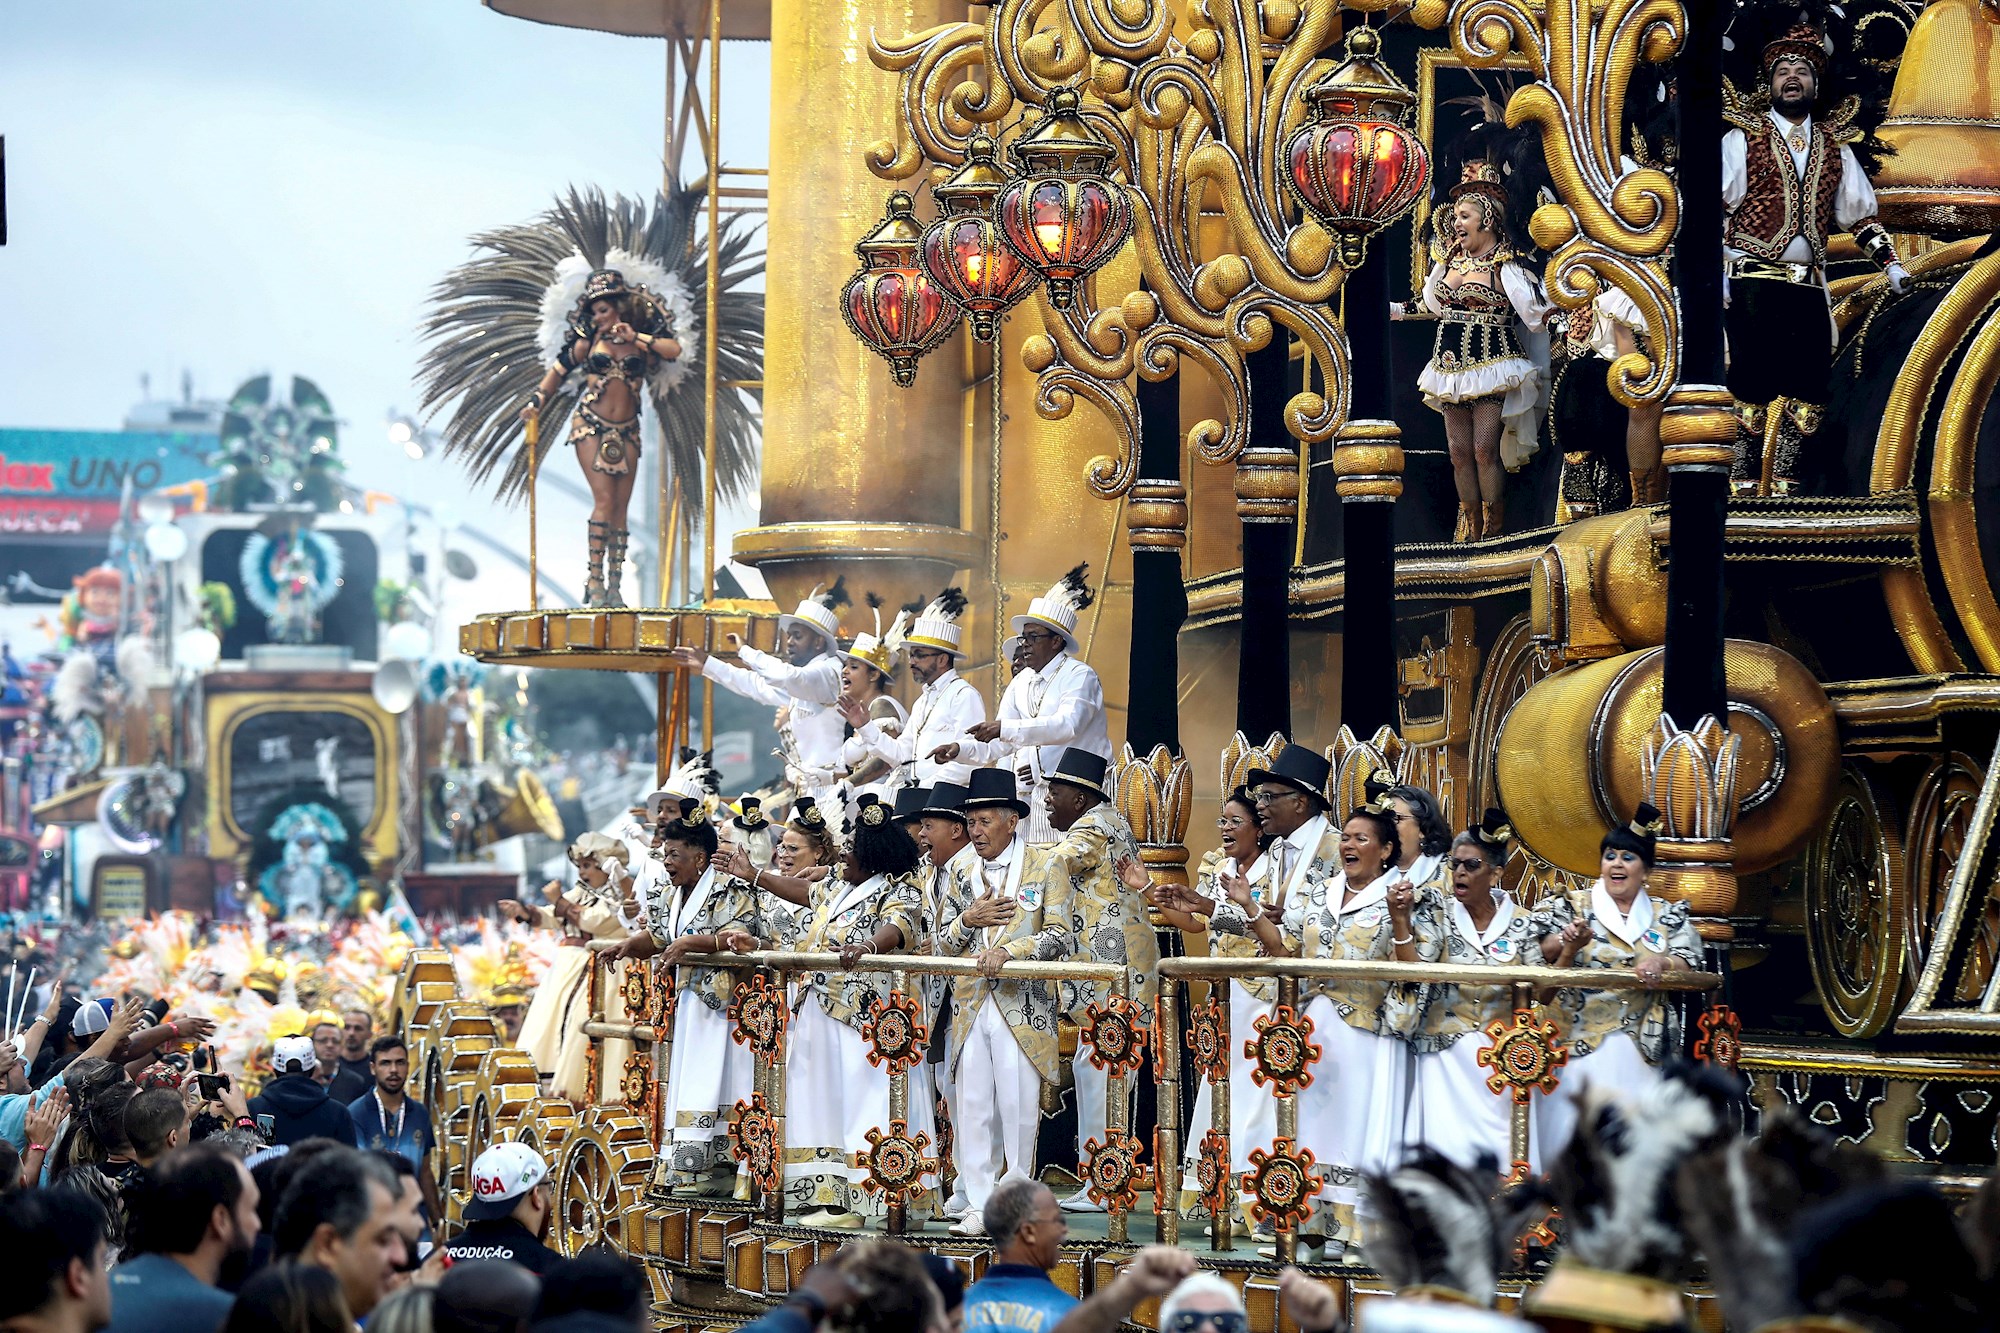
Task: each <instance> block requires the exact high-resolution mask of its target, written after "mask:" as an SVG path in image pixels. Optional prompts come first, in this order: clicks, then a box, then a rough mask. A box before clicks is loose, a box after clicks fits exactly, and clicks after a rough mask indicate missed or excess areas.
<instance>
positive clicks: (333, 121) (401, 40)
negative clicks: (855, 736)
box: [0, 0, 770, 609]
mask: <svg viewBox="0 0 2000 1333" xmlns="http://www.w3.org/2000/svg"><path fill="white" fill-rule="evenodd" d="M767 51H768V48H767V47H765V46H763V45H761V44H730V45H729V46H727V47H725V67H724V80H723V84H724V99H723V120H724V125H725V128H724V133H723V145H724V154H725V161H727V162H729V163H731V164H733V165H746V166H763V165H764V164H765V163H766V161H767V159H768V154H767V149H766V146H765V145H766V142H767V137H768V136H767V133H766V129H765V126H766V122H767V120H768V111H769V105H770V96H769V84H768V76H767V72H766V71H767V68H768V61H767ZM665 65H666V46H665V44H664V43H662V42H660V41H656V40H646V39H639V38H627V37H614V36H609V35H605V34H601V33H592V32H580V31H573V30H570V29H565V28H556V27H547V26H543V25H540V24H534V23H528V22H523V21H521V20H518V19H511V18H506V17H503V16H501V15H499V14H496V13H493V12H492V11H490V10H487V9H485V8H484V7H482V6H481V5H480V4H479V3H478V0H339V2H338V3H325V4H307V3H299V2H298V0H281V2H280V3H271V2H270V0H172V3H164V2H163V0H69V2H68V3H62V4H8V5H5V6H4V7H0V134H4V135H5V136H6V166H7V181H6V184H7V214H8V216H7V222H8V240H7V244H6V245H5V246H4V247H0V425H5V426H56V427H70V428H98V429H116V428H117V427H118V426H119V424H120V423H121V422H122V421H123V419H124V415H125V413H126V411H127V409H128V408H129V407H130V406H131V405H132V404H133V403H134V402H135V401H136V400H137V399H138V397H139V395H140V379H141V376H142V375H150V376H151V379H152V387H153V392H154V394H155V396H161V395H164V394H166V393H168V392H169V391H172V392H178V388H177V386H178V384H179V380H180V376H181V373H182V371H183V370H187V371H190V372H192V374H193V377H194V381H195V386H196V392H197V393H198V394H201V395H204V396H215V397H221V396H226V394H227V393H228V392H229V391H230V390H231V389H233V388H234V387H235V386H236V385H237V384H238V383H240V382H241V381H242V380H244V379H247V378H248V377H249V376H251V375H253V374H256V373H259V372H264V371H269V372H273V373H276V374H278V375H281V376H289V375H292V374H303V375H306V376H308V377H309V378H312V379H314V380H316V381H317V382H318V383H319V385H320V387H321V388H323V389H324V390H325V391H326V393H327V394H328V396H329V397H330V398H331V399H332V401H333V403H334V406H335V407H336V409H338V411H339V412H340V414H341V416H342V417H343V418H344V419H345V421H346V422H347V429H346V430H345V432H344V435H343V441H342V445H343V452H344V453H345V454H346V455H347V457H348V460H349V466H350V473H351V476H352V477H353V479H354V480H355V481H357V482H359V483H361V484H364V485H368V486H371V487H375V488H378V489H384V490H390V491H397V492H400V493H403V494H405V495H411V496H423V497H436V496H438V495H444V494H452V493H453V492H454V491H457V492H459V499H458V504H459V506H460V509H461V517H462V518H463V519H464V521H465V522H467V523H468V524H477V525H481V526H482V527H483V528H484V529H485V530H488V531H504V532H515V533H520V534H524V533H525V520H524V519H523V518H521V517H520V516H519V515H513V516H506V517H503V516H501V515H499V514H497V513H496V512H495V511H494V510H493V508H492V507H491V505H490V502H488V501H486V500H485V499H484V498H483V497H475V496H471V495H469V494H464V493H463V490H462V488H461V484H460V482H459V479H458V474H457V473H456V471H455V470H454V469H452V468H451V466H450V465H447V464H442V463H438V462H435V461H429V460H427V461H426V462H424V463H421V464H410V463H409V462H408V461H407V460H405V459H404V457H403V455H402V453H401V451H400V450H399V449H395V448H392V447H391V446H389V445H388V443H387V441H386V437H385V434H384V419H385V415H386V413H387V412H388V411H389V409H390V408H392V407H402V408H406V409H407V408H411V407H414V405H415V402H416V393H415V390H414V389H413V387H412V374H413V371H414V368H415V366H416V361H417V356H418V352H419V345H418V341H417V338H416V326H417V322H418V319H419V316H420V312H421V307H422V304H423V301H424V298H425V295H426V293H427V292H428V290H429V288H430V286H431V284H432V283H433V282H434V281H435V280H436V279H437V278H438V277H440V276H441V275H442V274H443V273H444V272H445V271H446V270H447V269H449V268H450V267H452V266H453V265H455V264H457V263H459V262H460V261H462V260H463V259H464V258H465V257H466V255H467V253H468V250H467V245H466V238H467V237H469V236H470V235H471V234H472V233H474V232H476V231H478V230H481V229H483V228H485V227H489V226H492V225H495V224H499V223H506V222H513V221H516V220H520V219H523V218H526V217H529V216H532V215H533V214H534V213H536V212H538V211H540V210H541V209H542V208H543V207H544V206H545V205H546V204H547V203H548V201H549V200H550V198H551V196H552V195H553V194H554V193H555V192H557V191H558V190H560V189H562V188H563V187H565V186H567V185H569V184H572V183H574V184H579V185H582V184H595V185H599V186H602V187H604V188H605V189H606V190H611V191H623V192H625V193H628V194H643V193H650V192H651V191H652V190H654V189H656V188H657V186H658V183H659V179H660V159H661V155H662V152H663V143H664V132H663V122H664V117H663V112H662V103H663V94H664V87H665ZM699 170H700V168H699V166H698V165H696V159H693V158H690V163H689V174H690V175H694V174H698V172H699ZM562 462H563V463H564V464H566V465H567V466H569V467H570V468H572V469H573V468H574V464H573V463H570V462H569V460H568V456H567V454H565V455H564V456H563V459H562ZM636 517H637V515H636V514H635V518H636ZM546 521H547V519H546V517H545V523H546ZM558 521H562V520H558ZM577 526H578V527H580V526H581V525H580V522H579V523H578V524H577ZM723 526H724V529H725V531H726V530H727V528H728V527H729V526H731V523H730V521H729V520H728V519H725V523H724V525H723ZM550 545H551V538H550V536H549V535H546V527H545V535H544V537H543V549H544V551H548V550H549V548H550ZM565 545H567V543H566V542H565ZM578 545H579V546H580V542H579V543H578ZM722 549H723V550H724V551H726V550H727V549H728V548H727V543H726V541H725V542H724V544H723V546H722ZM572 563H575V564H577V565H579V566H580V564H581V552H580V550H579V551H578V552H577V559H576V560H575V561H574V562H572ZM571 573H572V574H578V573H579V571H571ZM515 577H516V578H517V579H518V577H519V576H515ZM482 582H483V581H482ZM571 582H573V583H580V582H581V579H580V576H579V577H574V578H572V579H571ZM520 583H521V587H520V592H522V593H525V590H526V588H525V580H524V579H522V580H520ZM468 591H470V590H468ZM481 595H482V596H484V595H487V594H486V593H484V592H483V591H482V594H481ZM514 600H516V601H519V600H521V599H518V598H517V599H514ZM487 605H488V609H497V608H494V607H493V605H492V603H491V602H488V603H487Z"/></svg>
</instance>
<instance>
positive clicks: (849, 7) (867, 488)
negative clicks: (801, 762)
mask: <svg viewBox="0 0 2000 1333" xmlns="http://www.w3.org/2000/svg"><path fill="white" fill-rule="evenodd" d="M963 16H964V10H963V7H962V6H961V7H960V8H959V9H958V10H957V11H955V12H954V11H952V10H951V9H950V7H949V6H948V5H946V4H945V3H942V0H870V3H867V4H862V3H859V2H858V0H833V2H832V3H827V2H826V0H814V2H813V3H806V2H805V0H773V3H772V5H771V177H770V181H771V212H770V226H769V259H768V264H769V268H768V270H767V274H768V276H767V278H766V288H765V290H766V298H765V307H764V308H765V315H764V346H765V360H764V467H763V511H762V523H761V525H760V526H759V527H756V528H752V529H749V530H747V531H744V532H740V533H738V534H737V536H736V558H737V559H739V560H741V561H743V562H744V563H745V564H749V565H754V566H756V568H757V570H758V572H760V573H761V574H763V576H764V578H765V580H766V581H767V582H768V583H769V584H770V586H771V593H772V596H773V597H775V598H776V599H777V601H778V604H779V605H780V606H785V607H789V606H791V605H792V604H793V603H794V602H795V601H796V600H797V599H798V598H800V597H802V596H804V595H805V594H806V593H807V592H808V591H810V589H811V587H812V585H813V584H814V583H831V582H832V581H833V579H834V576H835V575H836V574H843V573H844V574H846V575H847V581H848V586H849V587H850V588H852V589H853V590H854V592H855V594H856V595H855V600H856V601H857V602H859V601H860V593H861V592H862V591H864V590H872V591H875V592H879V593H881V594H882V595H883V596H884V597H885V598H886V599H887V600H888V604H889V605H890V606H892V607H893V606H895V605H897V604H898V603H901V602H905V601H911V600H914V599H916V598H917V597H919V596H930V595H935V594H936V592H937V591H938V589H939V588H941V587H942V586H943V585H944V584H945V582H946V581H947V580H948V579H950V578H951V577H952V575H953V574H954V572H956V571H958V570H963V569H968V568H973V567H980V568H983V567H984V565H985V554H984V549H983V546H982V545H981V544H980V543H979V540H978V537H977V535H976V534H975V533H974V532H973V531H970V530H969V529H971V528H973V527H974V526H975V524H974V523H973V521H972V515H970V514H966V513H963V512H961V502H960V495H961V466H962V453H963V446H962V425H961V421H960V407H961V402H962V393H963V388H964V386H963V384H962V383H961V382H960V379H959V376H958V375H957V374H955V373H954V370H955V368H956V367H959V366H961V365H963V364H964V356H963V353H962V352H953V351H951V350H949V349H940V351H939V353H938V354H935V355H933V356H931V357H930V358H928V359H927V361H926V362H925V365H924V369H923V373H922V374H920V375H919V376H918V378H917V382H916V385H915V386H914V387H913V388H908V389H898V388H897V387H896V386H895V384H894V383H893V382H892V381H891V380H890V377H889V367H888V365H887V363H886V362H884V361H883V360H881V358H879V357H877V356H876V355H875V354H874V353H872V352H870V351H869V350H868V349H867V348H866V347H863V346H862V345H861V344H860V343H859V342H858V341H856V340H855V338H854V337H853V335H851V334H850V333H849V332H848V331H847V328H846V326H845V325H844V324H843V323H842V322H841V318H840V313H839V311H838V309H837V308H836V297H837V296H838V294H839V292H840V288H841V284H842V283H844V282H845V281H846V280H847V277H848V275H849V274H850V273H851V272H852V271H853V270H854V268H855V266H856V264H855V256H854V251H853V250H852V248H851V247H852V245H853V243H854V238H855V237H857V236H863V235H866V234H867V233H868V232H870V231H872V230H873V229H874V227H875V224H876V222H877V221H878V220H879V219H880V218H881V216H882V199H883V194H884V191H883V188H882V184H881V182H880V181H879V180H877V179H876V178H875V177H874V176H872V175H871V174H869V171H868V166H867V163H866V160H865V157H864V153H865V151H866V150H867V149H868V147H869V145H870V144H872V143H874V142H875V141H876V140H877V139H878V138H879V137H880V136H881V133H882V128H883V127H884V126H885V125H891V124H894V123H895V120H896V115H897V96H896V94H897V87H896V80H895V79H893V78H891V77H889V76H888V75H885V74H883V73H882V72H881V71H880V70H878V69H876V68H875V67H874V66H873V65H872V64H870V63H869V61H868V59H867V58H866V55H865V54H864V53H865V52H866V50H867V47H868V37H869V34H870V32H872V31H875V30H881V31H884V32H892V33H900V32H909V31H922V30H924V29H927V28H931V27H935V26H937V25H939V24H942V23H946V22H949V21H952V20H954V19H961V18H963ZM963 337H964V335H963V334H962V333H959V334H954V335H953V340H954V342H953V346H955V345H956V344H957V343H958V342H961V341H962V340H963Z"/></svg>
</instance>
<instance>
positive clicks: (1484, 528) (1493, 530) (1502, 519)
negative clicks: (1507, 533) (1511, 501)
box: [1479, 500, 1507, 537]
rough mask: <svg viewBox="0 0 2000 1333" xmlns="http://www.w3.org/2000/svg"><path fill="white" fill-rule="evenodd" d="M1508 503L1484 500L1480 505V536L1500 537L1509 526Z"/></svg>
mask: <svg viewBox="0 0 2000 1333" xmlns="http://www.w3.org/2000/svg"><path fill="white" fill-rule="evenodd" d="M1506 515H1507V502H1506V501H1505V500H1482V501H1481V502H1480V505H1479V535H1480V536H1481V537H1498V536H1500V535H1501V532H1500V530H1501V529H1502V528H1504V527H1506V526H1507V517H1506Z"/></svg>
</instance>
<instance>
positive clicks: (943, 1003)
mask: <svg viewBox="0 0 2000 1333" xmlns="http://www.w3.org/2000/svg"><path fill="white" fill-rule="evenodd" d="M903 790H904V791H906V792H907V791H916V792H917V796H916V804H917V841H918V843H919V844H921V845H922V847H923V849H924V864H925V867H926V878H925V881H924V917H923V930H924V934H923V937H922V938H921V939H920V940H919V941H918V945H917V948H918V951H919V952H921V953H929V954H942V953H946V952H948V951H947V950H946V949H945V948H944V947H943V945H942V943H941V942H940V941H939V938H938V937H939V934H940V932H941V931H942V929H943V927H944V925H945V924H946V923H947V922H948V921H949V920H950V919H951V918H952V917H954V916H956V915H957V914H958V911H959V908H958V907H957V905H956V899H955V898H954V896H953V889H952V886H953V885H954V884H956V883H962V882H966V881H967V877H968V876H971V875H973V874H974V873H975V872H976V871H977V870H978V869H979V851H978V849H977V848H975V847H974V846H973V845H972V833H971V831H970V830H969V829H968V828H967V827H966V824H965V811H964V810H962V809H960V808H959V806H960V804H961V803H962V802H963V801H964V800H965V796H966V790H965V788H964V787H962V786H960V785H959V784H958V783H956V782H940V783H938V784H937V786H935V787H932V788H930V789H929V790H928V791H923V790H919V789H917V788H910V787H906V788H904V789H903ZM897 808H898V809H899V810H900V809H901V808H902V805H901V793H898V805H897ZM921 989H922V991H923V997H924V1022H925V1023H926V1024H927V1025H928V1026H929V1027H930V1030H931V1041H930V1048H929V1050H928V1052H927V1053H926V1054H927V1057H928V1060H929V1063H930V1067H931V1079H932V1081H933V1083H934V1084H935V1085H936V1087H937V1093H938V1097H939V1098H940V1099H941V1100H942V1101H943V1103H944V1105H945V1107H946V1108H947V1112H948V1114H949V1115H950V1117H951V1124H952V1127H953V1129H954V1131H956V1129H957V1126H958V1125H959V1123H960V1120H961V1117H960V1112H959V1109H958V1085H957V1080H956V1079H955V1078H954V1077H953V1071H954V1070H955V1069H956V1067H957V1061H956V1058H955V1057H956V1056H957V1054H958V1047H957V1044H956V1043H955V1042H954V1041H953V1040H952V1035H951V1032H952V1010H951V994H952V981H951V978H949V977H943V976H926V977H925V978H924V979H923V981H922V983H921ZM943 1165H944V1167H945V1168H946V1169H948V1170H951V1171H952V1172H953V1173H954V1174H953V1184H952V1191H951V1195H950V1197H949V1198H947V1199H946V1200H945V1205H944V1211H945V1216H947V1217H951V1218H958V1217H963V1216H964V1215H965V1210H966V1208H967V1206H968V1203H967V1199H966V1193H965V1173H964V1172H962V1171H958V1170H957V1168H956V1165H955V1164H954V1163H951V1162H945V1163H943Z"/></svg>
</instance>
